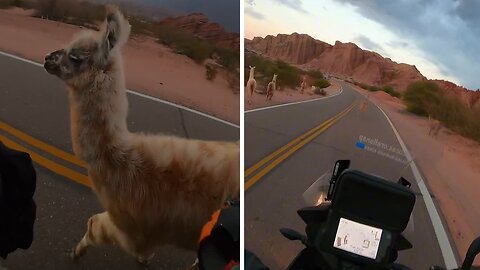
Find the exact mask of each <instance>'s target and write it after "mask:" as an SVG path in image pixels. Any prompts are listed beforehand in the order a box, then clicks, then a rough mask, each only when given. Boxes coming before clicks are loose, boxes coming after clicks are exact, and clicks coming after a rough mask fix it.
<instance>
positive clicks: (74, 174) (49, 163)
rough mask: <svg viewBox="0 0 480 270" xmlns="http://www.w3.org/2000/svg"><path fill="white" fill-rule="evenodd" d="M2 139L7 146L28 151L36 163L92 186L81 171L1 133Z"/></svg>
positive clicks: (0, 137) (0, 139)
mask: <svg viewBox="0 0 480 270" xmlns="http://www.w3.org/2000/svg"><path fill="white" fill-rule="evenodd" d="M0 141H2V142H3V143H4V144H5V145H6V146H8V147H10V148H13V149H16V150H18V151H22V152H27V153H29V154H30V157H31V158H32V160H33V161H35V162H36V163H38V164H40V165H41V166H43V167H45V168H47V169H49V170H51V171H54V172H55V173H57V174H59V175H62V176H65V177H67V178H69V179H71V180H73V181H75V182H77V183H79V184H82V185H84V186H87V187H91V182H90V179H89V178H88V177H87V176H85V175H83V174H81V173H78V172H76V171H74V170H71V169H69V168H67V167H65V166H62V165H60V164H58V163H56V162H53V161H51V160H49V159H47V158H45V157H42V156H41V155H39V154H37V153H35V152H34V151H32V150H30V149H27V148H26V147H23V146H21V145H19V144H17V143H15V142H13V141H11V140H10V139H8V138H6V137H4V136H2V135H0Z"/></svg>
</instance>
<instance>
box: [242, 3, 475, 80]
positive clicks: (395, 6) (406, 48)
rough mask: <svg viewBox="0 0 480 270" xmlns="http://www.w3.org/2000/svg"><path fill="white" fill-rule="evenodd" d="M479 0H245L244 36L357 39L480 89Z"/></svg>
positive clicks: (433, 76) (430, 73) (425, 72)
mask: <svg viewBox="0 0 480 270" xmlns="http://www.w3.org/2000/svg"><path fill="white" fill-rule="evenodd" d="M479 11H480V1H477V0H396V1H383V0H245V37H246V38H249V39H251V38H253V37H255V36H262V37H264V36H265V35H268V34H273V35H276V34H278V33H283V34H290V33H293V32H297V33H305V34H309V35H310V36H312V37H314V38H316V39H319V40H322V41H325V42H328V43H330V44H334V43H335V41H336V40H340V41H342V42H354V43H356V44H357V45H358V46H359V47H361V48H363V49H367V50H373V51H376V52H378V53H380V54H382V55H383V56H384V57H390V58H391V59H392V60H394V61H396V62H403V63H408V64H412V65H416V67H417V68H418V69H419V70H420V72H421V73H422V74H423V75H424V76H426V77H427V78H429V79H445V80H450V81H452V82H455V83H457V84H460V85H463V86H465V87H467V88H470V89H478V88H480V80H479V79H478V78H479V77H480V64H479V62H480V16H478V12H479Z"/></svg>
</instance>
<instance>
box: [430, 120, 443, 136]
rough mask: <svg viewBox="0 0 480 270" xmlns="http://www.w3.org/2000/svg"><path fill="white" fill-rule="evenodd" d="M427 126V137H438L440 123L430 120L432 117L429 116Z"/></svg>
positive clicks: (440, 127)
mask: <svg viewBox="0 0 480 270" xmlns="http://www.w3.org/2000/svg"><path fill="white" fill-rule="evenodd" d="M428 126H429V130H428V136H432V137H438V132H440V129H442V123H441V122H440V121H438V120H437V119H435V118H432V116H431V115H430V114H429V115H428Z"/></svg>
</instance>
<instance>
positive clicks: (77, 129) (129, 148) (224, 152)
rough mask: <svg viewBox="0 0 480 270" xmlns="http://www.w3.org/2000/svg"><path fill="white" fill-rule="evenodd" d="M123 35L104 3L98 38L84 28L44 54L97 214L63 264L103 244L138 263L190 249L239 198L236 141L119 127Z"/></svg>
mask: <svg viewBox="0 0 480 270" xmlns="http://www.w3.org/2000/svg"><path fill="white" fill-rule="evenodd" d="M129 34H130V25H129V23H128V21H127V20H126V19H125V17H124V16H123V15H122V14H121V13H120V11H119V10H118V9H117V8H116V7H113V6H109V7H107V18H106V20H105V22H104V23H103V25H102V26H101V29H100V31H99V32H95V31H91V30H84V31H83V32H81V33H80V35H79V36H77V37H76V38H75V39H74V40H73V42H72V43H71V44H70V45H69V46H68V47H67V48H65V49H61V50H57V51H55V52H52V53H50V54H48V55H47V56H46V57H45V64H44V67H45V69H46V70H47V72H48V73H50V74H52V75H56V76H57V77H59V78H60V79H62V80H63V81H64V82H65V83H66V85H67V87H68V89H69V103H70V120H71V137H72V144H73V149H74V152H75V155H76V156H77V157H79V158H81V159H82V160H84V161H85V162H86V163H87V169H88V175H89V177H90V179H91V181H92V184H93V190H94V192H95V194H96V195H97V197H98V199H99V201H100V203H101V205H102V206H103V208H104V209H105V210H106V211H105V212H103V213H99V214H96V215H93V216H92V217H90V219H89V220H88V222H87V231H86V233H85V235H84V236H83V238H82V239H81V241H80V242H79V243H78V245H77V246H76V247H75V248H74V249H73V251H72V254H71V256H72V258H77V257H79V256H81V255H83V254H84V253H85V252H86V250H87V248H88V247H89V246H100V245H106V244H116V245H118V246H120V247H121V248H122V249H123V250H124V251H126V252H127V253H128V254H131V255H132V256H135V257H136V259H137V260H138V261H139V262H141V263H148V261H149V259H150V258H151V257H152V256H153V254H154V250H155V249H156V248H157V247H158V246H161V245H167V244H172V245H175V246H177V247H180V248H184V249H188V250H195V249H196V248H197V241H198V238H199V236H200V232H201V229H202V227H203V225H204V224H205V223H206V222H207V221H208V220H209V219H210V217H211V214H212V213H213V212H214V211H215V210H216V209H219V208H221V207H222V205H223V204H224V203H225V201H226V200H228V199H229V198H232V199H237V198H238V197H239V194H240V187H239V185H240V183H239V182H240V147H239V143H238V142H213V141H201V140H191V139H184V138H179V137H175V136H166V135H147V134H141V133H132V132H130V131H129V130H128V129H127V122H126V118H127V111H128V101H127V95H126V88H125V77H124V72H123V64H122V55H121V52H120V49H121V47H122V46H123V45H124V44H125V43H126V42H127V40H128V37H129ZM164 117H168V116H164Z"/></svg>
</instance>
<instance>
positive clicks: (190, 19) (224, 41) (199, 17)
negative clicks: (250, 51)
mask: <svg viewBox="0 0 480 270" xmlns="http://www.w3.org/2000/svg"><path fill="white" fill-rule="evenodd" d="M158 24H159V25H168V26H170V27H173V28H176V29H181V30H183V31H186V32H188V33H192V34H194V35H195V36H197V37H198V38H200V39H203V40H206V41H209V42H212V43H214V44H215V45H217V46H219V47H224V48H230V49H235V50H239V48H240V35H239V34H238V33H230V32H227V31H226V30H225V29H224V28H223V27H222V26H221V25H220V24H218V23H213V22H210V21H209V20H208V17H207V16H205V15H204V14H202V13H192V14H190V15H187V16H179V17H170V18H166V19H164V20H162V21H160V22H159V23H158Z"/></svg>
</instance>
